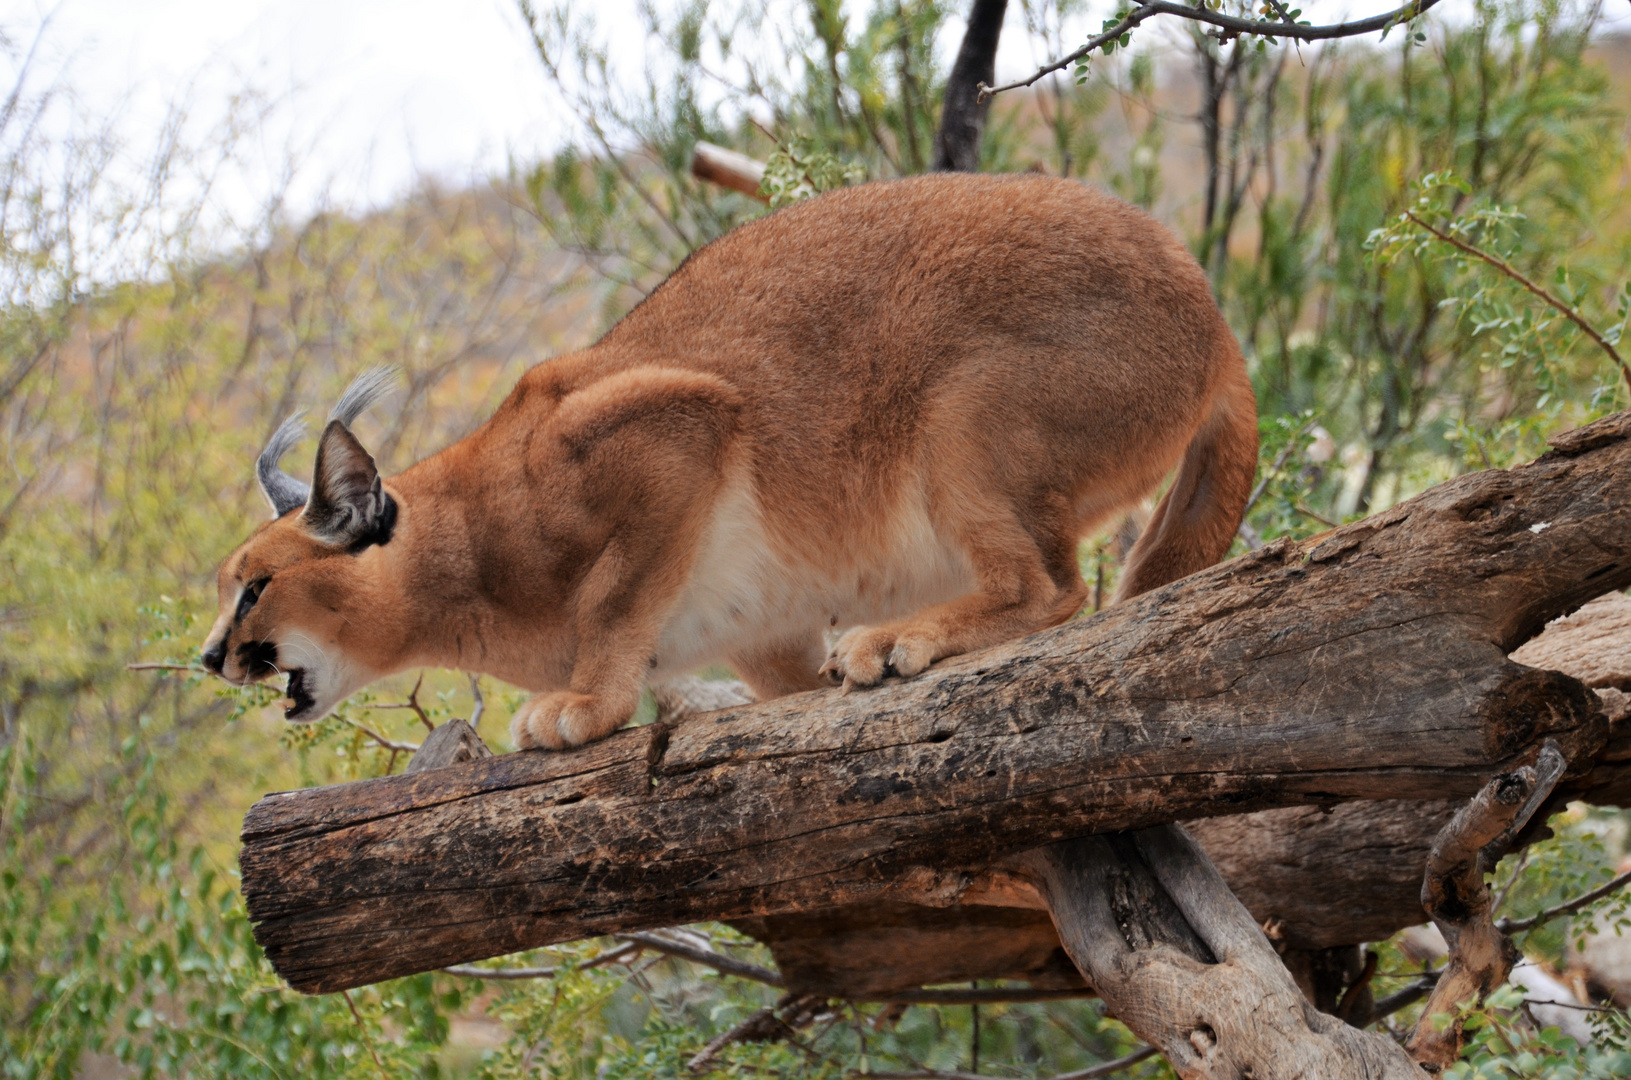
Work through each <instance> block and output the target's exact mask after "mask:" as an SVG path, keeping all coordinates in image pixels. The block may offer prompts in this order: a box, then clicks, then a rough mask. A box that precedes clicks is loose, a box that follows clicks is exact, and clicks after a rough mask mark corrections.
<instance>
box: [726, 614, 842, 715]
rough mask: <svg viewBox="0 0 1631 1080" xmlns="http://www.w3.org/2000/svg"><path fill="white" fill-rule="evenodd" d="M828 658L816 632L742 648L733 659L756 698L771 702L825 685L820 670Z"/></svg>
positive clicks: (737, 672)
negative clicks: (822, 662) (818, 669)
mask: <svg viewBox="0 0 1631 1080" xmlns="http://www.w3.org/2000/svg"><path fill="white" fill-rule="evenodd" d="M826 655H827V649H826V646H825V645H824V644H823V643H822V640H821V633H820V631H818V630H815V629H812V630H811V631H810V633H809V634H806V635H803V636H801V637H797V638H793V639H790V640H786V641H773V642H769V643H767V644H765V645H760V646H754V647H751V648H747V649H742V650H740V651H739V652H737V653H735V654H733V655H732V656H731V657H730V663H731V667H733V668H735V669H736V674H737V675H738V676H739V677H740V678H741V680H742V681H743V682H745V683H747V684H748V688H749V689H751V690H752V691H753V696H754V698H756V699H757V700H759V701H769V700H770V699H771V698H777V697H782V696H784V695H786V694H797V693H799V692H800V691H803V690H816V689H819V688H820V687H822V686H825V685H826V683H825V681H824V680H823V679H822V678H821V676H820V674H819V673H818V672H817V670H816V669H817V668H819V667H820V666H821V661H822V660H823V659H824V658H825V657H826Z"/></svg>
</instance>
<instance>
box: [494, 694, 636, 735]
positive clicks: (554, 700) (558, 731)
mask: <svg viewBox="0 0 1631 1080" xmlns="http://www.w3.org/2000/svg"><path fill="white" fill-rule="evenodd" d="M627 720H628V717H627V716H620V715H617V712H616V710H609V709H608V708H607V706H606V702H605V701H603V700H602V699H600V698H597V697H594V696H593V695H591V694H576V693H573V692H572V691H570V690H557V691H555V692H554V693H549V694H539V695H538V696H537V697H534V698H531V699H530V700H528V701H527V702H526V703H525V704H523V705H522V706H521V707H520V708H519V709H517V710H516V711H515V715H514V716H513V717H511V718H510V741H511V742H513V743H514V744H515V746H516V749H518V750H536V749H539V748H540V747H542V748H544V749H548V750H568V749H570V748H572V747H574V746H582V745H583V744H584V743H586V742H593V741H595V740H596V739H600V738H604V737H605V736H607V735H610V734H611V733H612V732H614V731H616V730H617V729H618V728H620V727H622V726H623V724H624V722H625V721H627Z"/></svg>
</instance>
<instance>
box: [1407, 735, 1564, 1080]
mask: <svg viewBox="0 0 1631 1080" xmlns="http://www.w3.org/2000/svg"><path fill="white" fill-rule="evenodd" d="M1561 757H1562V755H1561V752H1560V751H1558V749H1557V748H1556V747H1555V746H1553V745H1551V744H1550V743H1548V744H1547V745H1546V746H1545V747H1544V748H1543V749H1542V752H1541V755H1540V759H1539V760H1538V761H1537V762H1536V764H1535V766H1533V767H1531V766H1524V767H1523V768H1521V769H1517V770H1515V771H1513V772H1510V773H1503V774H1502V775H1500V776H1497V777H1496V778H1495V779H1493V780H1491V781H1490V782H1489V783H1488V784H1486V785H1485V786H1484V788H1483V790H1481V791H1479V793H1478V794H1477V795H1475V796H1474V797H1473V799H1472V801H1471V802H1470V803H1469V804H1467V806H1465V807H1463V808H1462V809H1461V810H1460V811H1459V812H1458V813H1457V814H1456V815H1455V817H1454V818H1453V819H1451V821H1450V823H1449V824H1448V825H1446V826H1444V828H1443V830H1442V831H1440V833H1439V835H1438V839H1437V840H1436V841H1435V842H1434V844H1433V852H1432V854H1431V855H1430V856H1429V857H1428V860H1427V875H1426V878H1425V879H1424V880H1423V882H1422V889H1421V900H1422V906H1423V907H1424V908H1426V909H1427V913H1428V915H1430V916H1431V917H1432V920H1433V923H1434V925H1436V926H1437V927H1438V928H1439V932H1440V933H1441V934H1443V935H1444V940H1445V942H1446V943H1447V944H1448V945H1449V947H1450V959H1449V962H1448V963H1447V964H1446V965H1445V967H1444V970H1443V971H1442V972H1440V973H1439V978H1438V982H1437V983H1436V984H1435V985H1434V987H1433V993H1432V996H1431V997H1429V998H1428V1001H1427V1007H1426V1008H1424V1009H1423V1010H1422V1015H1421V1020H1420V1021H1419V1022H1418V1023H1417V1024H1416V1030H1415V1033H1414V1034H1413V1035H1412V1036H1411V1039H1410V1055H1411V1057H1412V1058H1414V1059H1415V1060H1416V1061H1417V1062H1418V1063H1419V1064H1420V1065H1422V1067H1423V1068H1425V1069H1427V1070H1428V1071H1429V1072H1432V1073H1434V1074H1437V1073H1440V1072H1442V1071H1443V1070H1444V1069H1446V1068H1448V1067H1449V1066H1450V1065H1451V1064H1453V1063H1454V1062H1455V1061H1456V1060H1457V1059H1458V1058H1459V1057H1460V1056H1461V1043H1462V1036H1463V1031H1462V1027H1463V1023H1462V1018H1461V1016H1460V1015H1459V1011H1460V1009H1461V1007H1462V1006H1463V1005H1467V1004H1475V1005H1476V1004H1482V1003H1483V1001H1484V998H1485V997H1486V996H1487V995H1488V994H1489V992H1490V991H1492V990H1494V989H1496V988H1497V987H1499V986H1500V985H1501V984H1502V983H1504V982H1506V977H1507V976H1508V975H1509V974H1511V972H1512V965H1513V964H1515V963H1517V960H1518V950H1517V947H1516V946H1514V945H1513V944H1512V942H1511V940H1510V939H1509V938H1507V936H1506V935H1505V934H1503V933H1501V932H1500V930H1498V929H1496V927H1495V923H1494V922H1493V920H1492V918H1491V909H1492V906H1493V905H1492V903H1491V899H1490V892H1489V886H1488V885H1487V884H1485V882H1484V875H1485V874H1486V873H1488V872H1489V871H1490V870H1492V869H1494V868H1495V864H1496V863H1498V862H1500V860H1501V857H1502V856H1503V855H1505V854H1506V853H1507V852H1508V851H1509V850H1510V849H1511V846H1512V839H1513V837H1515V836H1516V835H1517V833H1518V832H1519V831H1520V830H1522V829H1523V827H1524V826H1525V825H1526V824H1528V821H1529V817H1530V815H1532V814H1533V813H1534V812H1535V810H1536V809H1537V808H1538V807H1539V806H1540V804H1541V803H1543V802H1545V800H1546V798H1547V797H1548V796H1549V795H1550V794H1551V789H1552V787H1553V785H1555V784H1556V782H1557V779H1558V777H1559V776H1561V775H1562V773H1563V763H1562V761H1561ZM1445 1015H1449V1016H1451V1017H1453V1019H1452V1020H1451V1022H1450V1023H1449V1024H1443V1023H1442V1017H1443V1016H1445Z"/></svg>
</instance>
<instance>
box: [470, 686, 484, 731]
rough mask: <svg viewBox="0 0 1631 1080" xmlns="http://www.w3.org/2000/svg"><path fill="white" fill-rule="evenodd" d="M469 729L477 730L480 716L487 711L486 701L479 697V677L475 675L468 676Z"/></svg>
mask: <svg viewBox="0 0 1631 1080" xmlns="http://www.w3.org/2000/svg"><path fill="white" fill-rule="evenodd" d="M470 700H471V701H472V702H473V704H472V705H471V706H470V727H471V728H472V729H478V728H479V725H480V724H481V717H482V714H483V713H485V712H486V711H487V699H486V698H484V697H482V695H481V676H480V675H477V674H475V673H473V672H472V673H471V675H470Z"/></svg>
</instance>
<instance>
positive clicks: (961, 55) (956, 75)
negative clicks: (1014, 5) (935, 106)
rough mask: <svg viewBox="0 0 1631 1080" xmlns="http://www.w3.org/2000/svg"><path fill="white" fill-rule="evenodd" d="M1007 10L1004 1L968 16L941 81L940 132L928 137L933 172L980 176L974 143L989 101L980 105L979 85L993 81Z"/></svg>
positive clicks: (985, 2) (979, 5) (979, 6)
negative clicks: (943, 86)
mask: <svg viewBox="0 0 1631 1080" xmlns="http://www.w3.org/2000/svg"><path fill="white" fill-rule="evenodd" d="M1007 10H1008V0H974V6H973V8H972V9H971V10H970V11H969V13H968V29H967V30H966V31H965V32H964V33H963V44H962V46H961V47H960V48H958V50H957V60H956V62H955V63H953V64H952V66H951V74H950V75H949V76H947V78H946V97H945V103H944V104H943V105H942V106H941V109H940V130H939V131H938V132H937V133H936V134H935V137H934V169H935V171H936V172H979V171H980V140H981V139H982V138H983V137H984V135H985V118H986V114H987V113H989V112H990V111H991V102H990V100H989V99H987V100H985V101H981V100H980V84H981V83H985V84H986V85H988V86H989V85H990V84H991V83H993V82H995V81H996V73H997V42H998V40H1000V39H1001V37H1002V17H1003V15H1004V14H1005V13H1006V12H1007Z"/></svg>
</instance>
